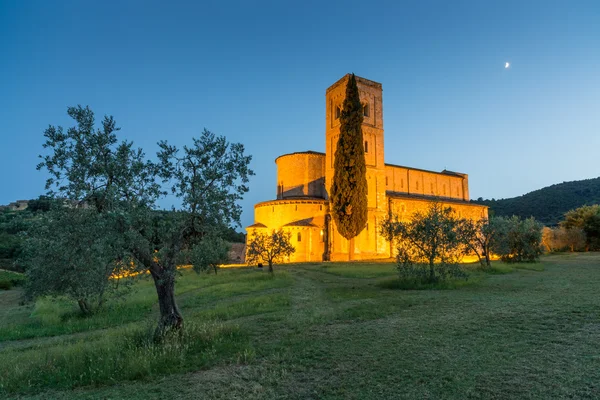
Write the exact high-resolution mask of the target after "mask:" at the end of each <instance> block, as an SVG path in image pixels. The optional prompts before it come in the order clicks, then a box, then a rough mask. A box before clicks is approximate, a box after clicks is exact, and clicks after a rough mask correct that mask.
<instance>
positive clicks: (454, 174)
mask: <svg viewBox="0 0 600 400" xmlns="http://www.w3.org/2000/svg"><path fill="white" fill-rule="evenodd" d="M384 166H386V167H395V168H404V169H412V170H413V171H421V172H429V173H431V174H438V175H448V176H460V177H461V178H465V177H466V176H467V174H463V173H462V172H454V171H452V173H448V172H444V171H446V170H444V171H441V172H438V171H431V170H429V169H422V168H414V167H407V166H406V165H398V164H389V163H384Z"/></svg>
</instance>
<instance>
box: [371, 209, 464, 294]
mask: <svg viewBox="0 0 600 400" xmlns="http://www.w3.org/2000/svg"><path fill="white" fill-rule="evenodd" d="M460 224H461V221H460V220H459V219H458V218H456V217H455V215H454V212H453V211H452V209H451V208H450V207H444V206H442V205H441V204H440V203H432V204H431V206H430V207H429V209H428V210H427V211H426V212H425V213H422V212H416V213H414V214H413V215H412V217H411V220H410V221H409V222H403V221H400V220H399V218H398V216H389V217H388V218H387V219H386V220H385V221H384V222H383V223H382V225H381V234H382V235H383V236H384V237H386V239H387V240H388V241H390V242H391V243H392V244H393V245H395V246H396V248H397V251H398V254H397V256H396V259H397V268H398V273H399V275H400V279H401V280H409V281H416V282H427V283H434V282H438V281H444V280H447V279H450V278H465V279H466V278H467V274H466V273H465V272H464V271H463V270H462V268H460V266H459V264H458V263H459V261H460V258H461V256H462V255H464V254H465V252H466V247H465V244H464V242H463V240H462V237H461V231H460V228H461V226H460Z"/></svg>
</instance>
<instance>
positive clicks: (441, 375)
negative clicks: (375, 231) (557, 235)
mask: <svg viewBox="0 0 600 400" xmlns="http://www.w3.org/2000/svg"><path fill="white" fill-rule="evenodd" d="M467 267H468V268H470V269H471V275H470V278H469V280H468V281H467V282H465V283H461V284H457V285H453V286H451V289H446V290H442V289H439V288H438V289H435V290H398V289H391V287H394V286H393V285H390V282H393V281H394V280H395V270H394V266H393V264H390V263H327V264H306V265H290V266H276V269H275V271H276V272H275V275H274V276H273V277H271V276H269V274H268V273H267V272H266V271H258V270H255V269H239V270H234V269H231V270H222V271H220V272H219V274H218V275H216V276H215V275H205V274H202V275H196V274H195V273H193V272H191V271H185V272H184V273H183V275H182V276H181V278H180V280H179V281H178V286H177V297H178V302H179V305H180V306H181V309H182V312H183V314H184V317H185V318H186V320H185V323H186V328H185V334H183V335H181V336H176V337H172V338H170V339H169V341H168V342H167V343H164V344H156V343H154V342H152V341H150V340H148V337H149V335H148V332H149V331H150V330H151V329H152V326H153V324H154V323H155V322H156V318H157V310H156V304H155V303H156V300H155V297H154V296H155V295H154V293H153V286H152V283H151V282H149V281H147V280H142V281H140V282H138V283H137V284H136V285H135V290H134V291H133V292H132V293H131V295H130V297H129V299H128V301H127V302H114V303H112V304H110V305H109V309H108V310H106V311H104V312H102V313H99V314H98V315H95V316H93V317H91V318H80V317H79V316H78V315H77V313H76V307H75V306H74V305H72V304H70V303H69V302H66V301H64V300H59V301H49V300H43V301H38V302H37V303H36V304H34V305H31V304H21V299H20V293H21V292H20V291H21V289H20V288H18V287H17V288H14V289H12V290H4V291H0V397H3V398H4V397H11V396H12V397H18V398H36V399H48V398H57V399H70V398H82V399H120V398H127V399H164V398H190V399H192V398H193V399H195V398H221V399H232V398H239V399H272V398H289V399H307V398H314V399H336V398H350V399H386V398H389V399H392V398H394V399H395V398H408V399H422V398H432V399H442V398H443V399H446V398H448V399H465V398H484V399H488V398H499V399H515V398H536V399H549V398H553V399H554V398H590V399H594V398H599V397H600V350H599V349H600V296H599V295H598V292H599V290H600V254H599V253H587V254H567V255H553V256H546V257H544V258H543V259H542V262H541V263H539V264H535V265H516V266H506V265H504V264H500V263H496V264H494V270H493V271H492V273H483V272H480V271H477V270H476V269H475V266H474V265H471V266H467Z"/></svg>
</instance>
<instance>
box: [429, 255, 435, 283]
mask: <svg viewBox="0 0 600 400" xmlns="http://www.w3.org/2000/svg"><path fill="white" fill-rule="evenodd" d="M434 281H435V263H434V262H433V258H431V259H430V260H429V282H432V283H433V282H434Z"/></svg>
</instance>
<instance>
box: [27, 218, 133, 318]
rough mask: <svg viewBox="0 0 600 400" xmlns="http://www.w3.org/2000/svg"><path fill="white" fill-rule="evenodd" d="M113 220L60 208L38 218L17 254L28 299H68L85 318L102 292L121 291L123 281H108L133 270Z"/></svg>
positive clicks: (100, 300) (99, 301) (97, 305)
mask: <svg viewBox="0 0 600 400" xmlns="http://www.w3.org/2000/svg"><path fill="white" fill-rule="evenodd" d="M112 222H113V221H112V220H111V218H110V216H108V215H105V214H102V213H99V212H97V211H96V210H95V209H93V208H87V209H82V208H68V207H59V208H56V209H54V210H52V211H48V212H46V213H44V214H43V215H41V216H40V217H39V218H37V219H36V220H35V222H34V223H33V225H32V227H31V228H30V229H29V230H28V240H27V241H26V245H25V250H24V252H23V255H22V262H23V264H24V265H26V269H27V276H28V282H27V287H26V293H27V295H28V297H29V298H31V299H33V298H37V297H41V296H55V297H56V296H67V297H69V298H71V299H73V300H74V301H76V302H77V303H78V304H79V307H80V309H81V312H82V313H84V314H90V313H92V312H93V310H94V309H96V308H98V307H100V306H101V305H102V304H103V302H104V300H105V294H106V293H107V292H110V291H112V292H117V290H116V289H117V288H124V287H126V283H127V282H128V280H118V279H115V280H111V279H110V278H111V276H113V275H121V274H127V273H129V272H131V271H132V269H133V267H134V264H133V262H132V260H130V259H129V258H127V254H126V252H125V251H124V244H123V241H122V237H121V236H120V235H118V233H117V232H116V231H115V230H114V224H113V223H112ZM119 284H120V285H119ZM111 289H112V290H111ZM118 292H119V293H121V292H122V291H118Z"/></svg>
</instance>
